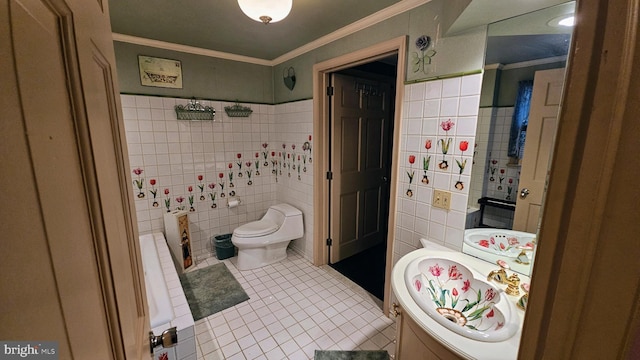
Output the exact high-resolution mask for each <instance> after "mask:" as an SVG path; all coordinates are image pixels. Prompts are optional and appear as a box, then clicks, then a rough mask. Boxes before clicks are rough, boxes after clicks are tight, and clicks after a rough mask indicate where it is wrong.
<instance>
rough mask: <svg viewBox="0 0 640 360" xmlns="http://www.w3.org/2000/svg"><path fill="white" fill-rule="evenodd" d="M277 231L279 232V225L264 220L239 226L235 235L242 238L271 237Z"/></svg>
mask: <svg viewBox="0 0 640 360" xmlns="http://www.w3.org/2000/svg"><path fill="white" fill-rule="evenodd" d="M276 230H278V225H276V224H275V223H274V222H271V221H269V220H264V219H262V220H258V221H253V222H250V223H247V224H244V225H242V226H239V227H237V228H236V229H235V230H234V231H233V233H234V235H236V236H240V237H256V236H263V235H269V234H271V233H272V232H274V231H276Z"/></svg>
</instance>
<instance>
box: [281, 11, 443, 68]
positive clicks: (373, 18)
mask: <svg viewBox="0 0 640 360" xmlns="http://www.w3.org/2000/svg"><path fill="white" fill-rule="evenodd" d="M428 2H431V0H403V1H400V2H398V3H396V4H394V5H391V6H389V7H387V8H384V9H382V10H380V11H378V12H376V13H373V14H371V15H369V16H367V17H365V18H362V19H360V20H358V21H356V22H353V23H351V24H349V25H347V26H345V27H343V28H340V29H338V30H336V31H334V32H332V33H330V34H328V35H325V36H323V37H321V38H318V39H316V40H314V41H312V42H310V43H308V44H305V45H303V46H301V47H299V48H297V49H295V50H292V51H290V52H288V53H286V54H284V55H282V56H279V57H277V58H275V59H274V60H273V62H274V64H273V65H278V64H281V63H283V62H285V61H288V60H291V59H293V58H295V57H296V56H300V55H302V54H304V53H307V52H309V51H311V50H315V49H317V48H319V47H321V46H324V45H327V44H329V43H331V42H333V41H336V40H339V39H342V38H343V37H346V36H349V35H351V34H354V33H356V32H358V31H360V30H363V29H365V28H367V27H369V26H373V25H375V24H377V23H379V22H382V21H384V20H387V19H389V18H391V17H394V16H396V15H399V14H402V13H404V12H405V11H409V10H411V9H414V8H416V7H418V6H420V5H423V4H426V3H428Z"/></svg>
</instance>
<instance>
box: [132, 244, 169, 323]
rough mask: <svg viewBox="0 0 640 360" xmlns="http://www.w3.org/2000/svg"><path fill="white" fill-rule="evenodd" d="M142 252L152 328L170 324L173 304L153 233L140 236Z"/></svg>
mask: <svg viewBox="0 0 640 360" xmlns="http://www.w3.org/2000/svg"><path fill="white" fill-rule="evenodd" d="M140 252H141V254H142V269H143V270H144V282H145V284H146V286H145V288H146V290H147V303H148V305H149V318H150V322H151V328H152V329H153V328H156V327H158V326H160V325H164V324H168V323H170V322H171V320H173V316H174V313H173V305H172V304H171V297H170V296H169V289H168V288H167V282H166V281H165V278H164V274H163V272H162V265H161V264H160V256H159V255H158V249H156V241H155V238H154V236H153V234H148V235H142V236H140Z"/></svg>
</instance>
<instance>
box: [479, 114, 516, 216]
mask: <svg viewBox="0 0 640 360" xmlns="http://www.w3.org/2000/svg"><path fill="white" fill-rule="evenodd" d="M513 111H514V108H513V107H501V108H497V107H493V108H482V109H480V116H479V118H478V132H477V136H476V140H477V147H476V154H475V158H474V160H475V164H474V166H473V169H472V171H473V174H474V176H473V177H472V187H471V191H470V196H469V206H475V207H477V206H478V199H479V198H481V197H484V196H488V197H492V198H498V199H504V200H510V201H515V200H516V192H517V190H518V183H519V181H520V166H513V165H511V164H509V157H508V156H507V150H508V147H509V132H510V128H511V121H512V117H513ZM512 219H513V212H509V211H504V210H499V209H494V208H489V207H487V208H486V210H485V214H484V219H483V222H484V223H485V224H488V225H492V226H496V227H511V221H512Z"/></svg>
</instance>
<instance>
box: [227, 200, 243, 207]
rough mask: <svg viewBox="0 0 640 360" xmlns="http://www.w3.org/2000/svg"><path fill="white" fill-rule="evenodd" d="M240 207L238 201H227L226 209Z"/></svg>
mask: <svg viewBox="0 0 640 360" xmlns="http://www.w3.org/2000/svg"><path fill="white" fill-rule="evenodd" d="M238 205H240V199H229V200H227V207H228V208H229V209H232V208H234V207H236V206H238Z"/></svg>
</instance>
